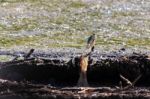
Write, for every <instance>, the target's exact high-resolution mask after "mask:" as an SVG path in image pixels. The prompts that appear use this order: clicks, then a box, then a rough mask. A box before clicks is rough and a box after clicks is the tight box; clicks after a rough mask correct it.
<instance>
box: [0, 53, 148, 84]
mask: <svg viewBox="0 0 150 99" xmlns="http://www.w3.org/2000/svg"><path fill="white" fill-rule="evenodd" d="M61 54H62V53H59V54H49V55H47V56H50V57H43V56H44V54H38V56H36V57H35V56H33V57H30V58H28V59H25V60H15V61H10V62H3V63H2V62H1V64H0V67H1V68H0V77H1V78H3V79H8V80H15V81H22V80H28V81H35V82H39V81H40V82H45V83H50V84H52V85H57V84H58V85H59V84H62V83H64V85H68V84H69V85H70V86H73V85H75V84H76V82H77V79H78V77H79V55H78V54H77V55H76V56H74V57H73V56H72V55H71V54H69V53H66V54H62V55H61ZM34 55H35V54H34ZM40 55H41V57H40ZM63 55H64V56H65V57H66V56H67V55H68V57H67V59H66V58H63V57H64V56H63ZM45 56H46V54H45ZM149 66H150V59H149V56H148V55H147V54H142V53H132V54H124V55H123V54H109V55H108V54H95V55H94V54H93V56H91V57H90V60H89V66H88V71H87V78H88V82H89V83H90V84H91V85H94V86H95V85H110V86H111V85H118V83H119V81H120V80H121V78H120V75H123V76H124V77H126V78H128V79H129V80H131V81H133V80H134V79H135V78H136V77H138V76H139V75H140V74H142V75H143V76H142V77H141V79H140V80H139V81H138V83H137V84H139V85H144V86H149V84H150V79H149V78H150V67H149Z"/></svg>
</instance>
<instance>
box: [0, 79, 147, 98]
mask: <svg viewBox="0 0 150 99" xmlns="http://www.w3.org/2000/svg"><path fill="white" fill-rule="evenodd" d="M0 88H1V89H0V92H1V93H0V98H1V99H9V98H11V99H12V98H13V99H26V98H29V99H32V98H37V99H43V98H48V99H58V98H61V99H66V98H67V99H68V98H69V99H70V98H71V99H79V98H82V99H99V98H101V99H122V98H123V99H149V94H150V90H149V87H147V88H146V87H140V88H139V87H135V88H132V89H128V90H122V91H120V90H118V89H116V88H113V87H53V86H50V85H42V84H31V83H29V82H20V83H17V82H11V81H5V82H3V83H2V82H1V83H0Z"/></svg>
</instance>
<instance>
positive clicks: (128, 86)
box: [123, 74, 142, 90]
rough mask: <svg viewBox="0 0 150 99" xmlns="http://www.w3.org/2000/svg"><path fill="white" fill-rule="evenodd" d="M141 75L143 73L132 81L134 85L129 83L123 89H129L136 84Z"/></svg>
mask: <svg viewBox="0 0 150 99" xmlns="http://www.w3.org/2000/svg"><path fill="white" fill-rule="evenodd" d="M141 77H142V74H140V75H139V76H138V77H137V78H136V79H135V80H134V81H133V82H132V85H127V86H126V87H124V88H123V90H127V89H129V88H131V87H133V86H134V85H135V84H136V82H137V81H138V80H139V79H140V78H141Z"/></svg>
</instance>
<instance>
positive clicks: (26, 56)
mask: <svg viewBox="0 0 150 99" xmlns="http://www.w3.org/2000/svg"><path fill="white" fill-rule="evenodd" d="M33 52H34V49H31V50H30V51H29V52H28V53H27V54H26V55H25V56H24V59H27V58H29V57H30V56H31V54H32V53H33Z"/></svg>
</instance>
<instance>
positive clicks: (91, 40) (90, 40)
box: [86, 34, 96, 49]
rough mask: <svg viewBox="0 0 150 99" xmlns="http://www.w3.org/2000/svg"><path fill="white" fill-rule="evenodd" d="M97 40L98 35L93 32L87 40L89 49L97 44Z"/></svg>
mask: <svg viewBox="0 0 150 99" xmlns="http://www.w3.org/2000/svg"><path fill="white" fill-rule="evenodd" d="M95 40H96V35H95V34H92V35H91V36H90V37H89V38H88V40H87V46H86V48H87V49H89V48H93V46H94V45H95Z"/></svg>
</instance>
